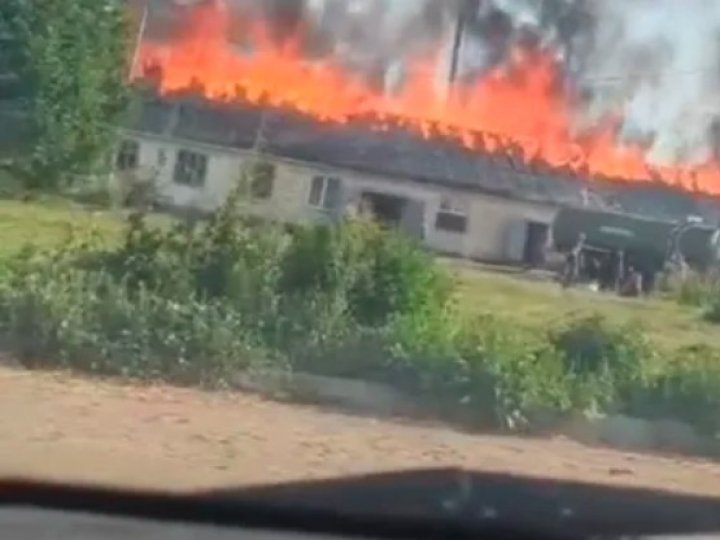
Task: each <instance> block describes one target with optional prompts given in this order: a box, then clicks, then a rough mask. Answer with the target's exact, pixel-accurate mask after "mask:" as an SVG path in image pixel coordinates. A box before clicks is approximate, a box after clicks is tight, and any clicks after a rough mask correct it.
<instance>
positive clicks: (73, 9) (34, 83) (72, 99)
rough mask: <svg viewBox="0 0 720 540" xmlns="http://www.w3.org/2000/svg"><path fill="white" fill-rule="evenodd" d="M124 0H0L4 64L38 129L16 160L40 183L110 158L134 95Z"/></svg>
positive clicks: (16, 166) (15, 165)
mask: <svg viewBox="0 0 720 540" xmlns="http://www.w3.org/2000/svg"><path fill="white" fill-rule="evenodd" d="M124 4H125V3H124V2H122V1H121V0H0V40H3V45H2V51H0V68H3V69H5V71H6V79H7V78H8V77H7V74H8V73H9V74H11V75H12V76H13V78H14V86H13V92H12V94H13V97H15V98H16V99H17V100H18V106H19V107H21V108H22V110H23V113H24V114H25V119H26V123H28V124H29V125H30V127H31V128H32V134H33V136H32V138H31V144H30V145H29V148H27V151H26V152H23V154H22V155H20V156H17V155H16V156H14V157H13V159H12V160H11V161H10V162H9V163H8V165H9V166H10V167H12V169H13V170H14V171H15V172H16V173H22V176H23V178H25V179H26V180H28V181H29V182H30V184H31V186H32V187H57V186H58V185H59V183H60V182H61V181H63V180H70V179H72V177H73V175H75V174H78V173H86V172H89V171H92V170H93V169H95V168H97V167H98V166H100V164H101V163H102V162H103V161H104V159H105V158H106V156H107V151H108V149H109V148H110V146H111V145H112V141H113V136H114V133H115V131H116V122H117V120H118V118H119V115H120V114H121V113H122V111H123V110H124V108H125V106H126V99H127V84H126V83H127V67H128V62H127V54H128V51H129V50H130V49H129V47H128V46H127V45H128V24H127V19H126V12H125V5H124ZM0 97H1V95H0Z"/></svg>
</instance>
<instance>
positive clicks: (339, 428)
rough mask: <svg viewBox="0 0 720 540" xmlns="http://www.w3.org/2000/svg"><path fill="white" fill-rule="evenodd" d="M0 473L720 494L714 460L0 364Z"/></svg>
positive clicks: (157, 483) (141, 481) (188, 482)
mask: <svg viewBox="0 0 720 540" xmlns="http://www.w3.org/2000/svg"><path fill="white" fill-rule="evenodd" d="M0 410H1V411H2V414H0V476H3V477H11V476H12V477H18V476H23V477H33V478H42V479H51V480H62V481H72V482H91V483H100V484H111V485H119V486H123V487H142V488H157V489H173V490H186V489H196V488H209V487H213V488H215V487H229V486H241V485H248V484H265V483H276V482H283V481H290V480H301V479H310V478H325V477H336V476H340V475H346V474H355V473H366V472H378V471H392V470H398V469H407V468H416V467H437V466H443V467H444V466H460V467H465V468H469V469H474V470H481V471H491V472H513V473H520V474H527V475H532V476H540V477H552V478H562V479H571V480H585V481H591V482H597V483H602V484H618V485H629V486H642V487H650V488H660V489H664V490H671V491H675V492H683V493H698V494H713V495H720V463H713V462H709V461H702V460H692V459H687V458H678V457H667V456H666V457H661V456H649V455H640V454H630V453H623V452H616V451H611V450H607V449H597V448H588V447H584V446H582V445H579V444H576V443H573V442H570V441H566V440H561V439H559V440H528V439H522V438H515V437H499V436H480V435H468V434H463V433H459V432H456V431H453V430H450V429H446V428H440V427H422V426H417V425H411V424H407V423H395V422H391V421H387V420H374V419H370V418H361V417H356V416H348V415H344V414H339V413H334V412H327V411H322V410H319V409H317V408H313V407H303V406H293V405H288V404H279V403H275V402H270V401H265V400H263V399H260V398H258V397H256V396H249V395H242V394H222V393H205V392H201V391H197V390H187V389H177V388H168V387H147V386H145V387H143V386H131V385H124V384H118V383H113V382H101V381H98V380H86V379H81V378H76V377H71V376H69V375H66V374H57V373H52V374H49V373H39V372H34V373H30V372H27V371H23V370H19V369H17V370H16V369H12V368H0Z"/></svg>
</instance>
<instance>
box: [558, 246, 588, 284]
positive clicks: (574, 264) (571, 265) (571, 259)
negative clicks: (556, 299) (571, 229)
mask: <svg viewBox="0 0 720 540" xmlns="http://www.w3.org/2000/svg"><path fill="white" fill-rule="evenodd" d="M585 240H586V236H585V233H580V235H579V236H578V240H577V242H576V243H575V245H574V246H573V247H572V249H571V250H570V251H569V252H568V253H567V255H566V256H565V268H564V269H563V276H562V287H563V289H567V288H568V287H571V286H572V285H574V284H575V283H576V282H577V280H578V279H579V277H580V265H581V258H582V254H583V250H584V249H585Z"/></svg>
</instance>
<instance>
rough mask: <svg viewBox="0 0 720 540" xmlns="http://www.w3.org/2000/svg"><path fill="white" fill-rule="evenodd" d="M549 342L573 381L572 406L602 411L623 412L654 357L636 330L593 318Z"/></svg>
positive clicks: (566, 328)
mask: <svg viewBox="0 0 720 540" xmlns="http://www.w3.org/2000/svg"><path fill="white" fill-rule="evenodd" d="M549 341H550V343H551V344H552V345H553V347H554V348H555V349H556V350H557V351H558V352H559V353H560V354H561V356H562V358H563V363H564V371H565V373H566V374H567V376H568V377H569V378H571V379H572V380H573V393H574V395H573V398H572V401H573V403H575V404H576V406H582V407H583V408H588V407H589V408H594V409H597V410H601V411H606V410H609V411H613V410H615V411H616V410H619V409H622V406H623V405H622V404H623V400H624V399H625V398H626V397H627V396H628V395H629V394H631V393H632V392H634V391H635V389H636V388H637V387H638V386H641V385H642V384H643V381H644V379H645V377H646V376H647V370H648V367H649V366H650V365H652V362H653V360H654V356H655V353H654V351H653V349H652V347H651V346H650V344H649V343H648V341H647V339H646V338H645V336H644V335H643V334H642V332H641V331H639V330H638V328H637V327H634V326H630V325H627V326H624V327H613V326H612V325H610V324H608V322H607V321H606V320H604V319H603V318H602V317H599V316H596V315H593V316H589V317H582V318H579V319H573V320H572V321H571V322H570V323H569V324H564V325H561V326H560V327H558V328H555V329H551V330H550V332H549Z"/></svg>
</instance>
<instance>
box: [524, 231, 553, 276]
mask: <svg viewBox="0 0 720 540" xmlns="http://www.w3.org/2000/svg"><path fill="white" fill-rule="evenodd" d="M549 235H550V226H549V225H548V224H547V223H538V222H534V221H529V222H528V224H527V236H526V239H525V249H524V252H523V262H524V263H525V264H526V265H528V266H531V267H534V268H537V267H540V266H543V265H544V264H545V247H546V246H547V242H548V237H549Z"/></svg>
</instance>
